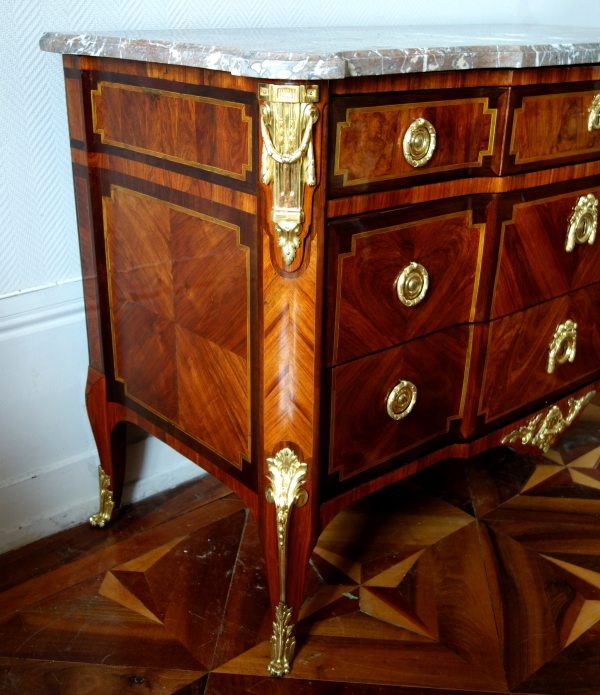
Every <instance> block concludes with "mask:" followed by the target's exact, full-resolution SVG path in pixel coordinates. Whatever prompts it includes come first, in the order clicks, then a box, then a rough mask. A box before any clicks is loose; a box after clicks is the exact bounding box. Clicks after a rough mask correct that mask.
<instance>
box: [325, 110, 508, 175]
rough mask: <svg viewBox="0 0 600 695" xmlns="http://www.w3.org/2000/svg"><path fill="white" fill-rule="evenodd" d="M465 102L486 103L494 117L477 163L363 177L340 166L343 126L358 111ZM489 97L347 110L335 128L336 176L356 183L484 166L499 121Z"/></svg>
mask: <svg viewBox="0 0 600 695" xmlns="http://www.w3.org/2000/svg"><path fill="white" fill-rule="evenodd" d="M463 104H482V105H483V112H482V113H483V115H484V116H491V121H490V135H489V138H488V147H487V149H486V150H480V151H479V156H478V158H477V160H476V161H474V162H460V163H459V164H447V165H445V166H439V167H423V168H422V169H412V170H411V171H406V172H399V173H394V174H383V175H382V176H371V177H364V178H361V179H349V178H348V169H342V168H341V167H340V154H341V139H342V130H343V129H344V128H349V127H350V121H351V120H352V116H353V115H354V114H355V113H373V112H382V111H405V110H408V109H418V108H430V107H436V106H460V105H463ZM488 104H489V98H488V97H478V98H472V99H455V100H452V101H424V102H415V103H411V104H387V105H385V106H361V107H357V108H350V109H346V120H345V121H339V122H338V123H337V128H336V138H335V154H334V166H335V169H334V172H333V173H334V175H335V176H343V177H344V181H343V185H344V186H356V185H359V184H363V183H374V182H376V181H386V180H390V179H400V178H405V177H407V176H415V175H420V174H433V173H437V172H440V171H450V170H452V169H464V168H466V167H480V166H482V165H483V158H484V157H489V156H491V155H492V154H493V152H494V140H495V137H496V120H497V117H498V109H490V108H489V106H488Z"/></svg>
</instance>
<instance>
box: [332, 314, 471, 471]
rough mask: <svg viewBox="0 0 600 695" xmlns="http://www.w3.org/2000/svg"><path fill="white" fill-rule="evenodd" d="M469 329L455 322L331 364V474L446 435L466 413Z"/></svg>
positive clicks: (385, 458) (362, 466) (374, 463)
mask: <svg viewBox="0 0 600 695" xmlns="http://www.w3.org/2000/svg"><path fill="white" fill-rule="evenodd" d="M472 331H473V327H472V326H455V327H454V328H450V329H447V330H445V331H440V332H439V333H435V334H433V335H430V336H426V337H424V338H420V339H419V340H414V341H412V342H409V343H405V344H404V345H401V346H399V347H396V348H391V349H389V350H385V351H383V352H380V353H377V354H376V355H370V356H368V357H364V358H362V359H360V360H356V361H354V362H350V363H348V364H345V365H341V366H339V367H334V368H333V369H332V370H331V371H332V375H331V378H332V385H331V411H330V413H331V420H330V439H329V473H330V474H332V473H335V472H339V480H340V481H343V480H345V479H346V478H349V477H351V476H353V475H356V474H357V473H361V472H363V471H366V470H368V469H370V468H373V467H374V466H378V465H380V464H382V463H384V462H386V461H388V460H389V459H391V458H392V457H395V456H398V455H400V454H402V453H403V452H407V451H409V450H411V449H414V448H415V447H417V446H419V445H422V444H425V443H426V442H430V441H431V440H434V439H436V438H437V437H440V436H443V435H445V434H446V433H448V431H449V430H450V426H451V424H452V420H455V419H459V418H460V417H462V410H463V407H464V399H465V395H466V376H467V375H466V370H467V364H468V355H469V353H470V349H471V343H472ZM407 382H409V383H407ZM410 384H412V388H414V394H415V395H414V396H413V391H412V388H411V386H410ZM399 385H401V386H399ZM397 386H399V388H398V389H397V390H396V391H395V392H394V389H395V388H396V387H397ZM411 398H412V399H414V398H416V400H415V402H414V403H412V400H411ZM411 404H412V409H411ZM390 410H391V412H392V414H395V417H398V419H393V418H392V417H391V416H390V414H389V411H390Z"/></svg>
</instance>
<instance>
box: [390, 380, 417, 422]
mask: <svg viewBox="0 0 600 695" xmlns="http://www.w3.org/2000/svg"><path fill="white" fill-rule="evenodd" d="M416 402H417V387H416V386H415V385H414V384H413V383H412V382H410V381H400V382H398V383H397V384H396V386H394V388H393V389H392V390H391V392H390V395H389V396H388V398H387V414H388V415H389V416H390V417H391V418H392V420H402V418H403V417H406V416H407V415H408V414H409V413H410V411H411V410H412V409H413V408H414V407H415V403H416Z"/></svg>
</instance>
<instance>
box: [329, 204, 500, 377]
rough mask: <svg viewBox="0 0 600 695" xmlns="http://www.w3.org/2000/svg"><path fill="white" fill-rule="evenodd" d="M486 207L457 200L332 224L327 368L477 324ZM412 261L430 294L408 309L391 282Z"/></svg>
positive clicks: (330, 236) (330, 233) (485, 236)
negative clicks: (421, 269) (423, 271)
mask: <svg viewBox="0 0 600 695" xmlns="http://www.w3.org/2000/svg"><path fill="white" fill-rule="evenodd" d="M487 202H489V200H480V201H478V202H476V203H474V202H473V201H472V200H471V199H462V200H459V201H453V203H454V204H452V203H449V204H448V203H446V204H444V205H443V206H438V207H437V208H435V207H432V206H427V207H426V208H418V209H414V208H413V209H403V210H398V211H395V212H393V213H388V214H381V215H376V216H370V217H369V216H365V217H361V218H355V219H351V220H344V221H341V222H338V223H333V224H331V225H330V227H329V254H330V258H329V273H328V280H329V282H328V285H329V286H328V293H329V296H328V298H327V306H328V314H329V315H330V316H329V317H328V324H329V327H328V335H327V347H326V355H327V357H326V359H327V361H328V363H329V364H339V363H342V362H347V361H349V360H352V359H355V358H357V357H361V356H362V355H365V354H368V353H371V352H376V351H378V350H381V349H383V348H387V347H390V346H392V345H397V344H399V343H403V342H406V341H407V340H411V339H413V338H416V337H419V336H421V335H424V334H426V333H433V332H435V331H437V330H440V329H443V328H447V327H450V326H453V325H457V324H460V323H468V322H469V321H473V320H474V319H475V310H476V305H477V297H478V289H479V280H480V274H481V272H482V270H483V269H482V267H481V265H482V257H483V250H484V239H486V240H487V239H488V237H491V236H492V234H491V233H490V235H487V234H486V233H485V226H486V225H485V222H484V221H485V216H484V215H485V205H486V203H487ZM486 243H487V241H486ZM490 243H491V242H490ZM413 261H414V262H416V263H419V264H421V265H422V266H423V267H424V268H425V269H426V271H427V273H428V275H429V289H428V290H427V294H426V295H425V297H424V299H423V300H422V301H421V302H420V303H419V304H417V305H415V306H406V305H404V304H403V303H402V302H401V301H400V300H399V298H398V294H397V289H396V280H397V278H398V276H399V274H400V273H401V272H402V270H403V269H404V268H405V267H407V266H408V264H409V263H411V262H413ZM441 307H443V311H442V310H440V309H441Z"/></svg>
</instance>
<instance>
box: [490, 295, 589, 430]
mask: <svg viewBox="0 0 600 695" xmlns="http://www.w3.org/2000/svg"><path fill="white" fill-rule="evenodd" d="M567 321H573V322H575V323H576V324H577V327H576V332H575V334H576V342H575V355H574V359H573V360H572V361H570V359H568V358H569V346H570V344H571V342H572V331H571V330H569V327H568V326H567V325H566V323H567ZM560 326H562V327H563V329H562V330H561V331H557V329H558V328H559V327H560ZM559 333H562V334H563V339H562V341H561V340H560V339H559V338H560V336H559V335H558V334H559ZM555 336H556V342H555V341H554V338H555ZM552 344H553V345H552ZM551 345H552V348H551ZM563 351H564V354H563ZM551 353H553V354H555V355H556V357H555V360H554V362H555V364H554V368H553V369H551V373H549V371H550V367H551V365H549V361H550V356H551ZM570 356H571V357H572V355H570ZM565 358H567V359H566V361H564V363H562V364H561V363H560V362H561V360H564V359H565ZM599 372H600V284H596V285H592V286H591V287H586V288H584V289H581V290H578V291H576V292H573V293H572V294H571V295H567V296H565V297H559V298H558V299H553V300H551V301H550V302H546V303H544V304H540V305H538V306H534V307H531V308H530V309H526V310H525V311H520V312H517V313H516V314H512V315H510V316H506V317H505V318H501V319H497V320H495V321H493V322H492V323H491V326H490V331H489V337H488V345H487V354H486V366H485V377H484V384H483V388H482V393H481V400H480V405H479V412H480V415H484V416H485V422H490V421H492V420H495V419H496V418H499V417H502V416H503V415H506V414H508V413H511V412H512V411H516V410H519V409H520V408H523V407H525V406H526V405H527V404H528V403H533V402H535V401H537V400H538V399H541V398H544V397H546V396H550V395H551V394H553V393H555V392H557V391H560V390H561V389H565V388H568V387H569V385H570V384H575V383H576V382H579V381H581V380H585V379H587V378H590V379H591V378H593V377H594V376H595V375H596V374H597V373H599Z"/></svg>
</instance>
